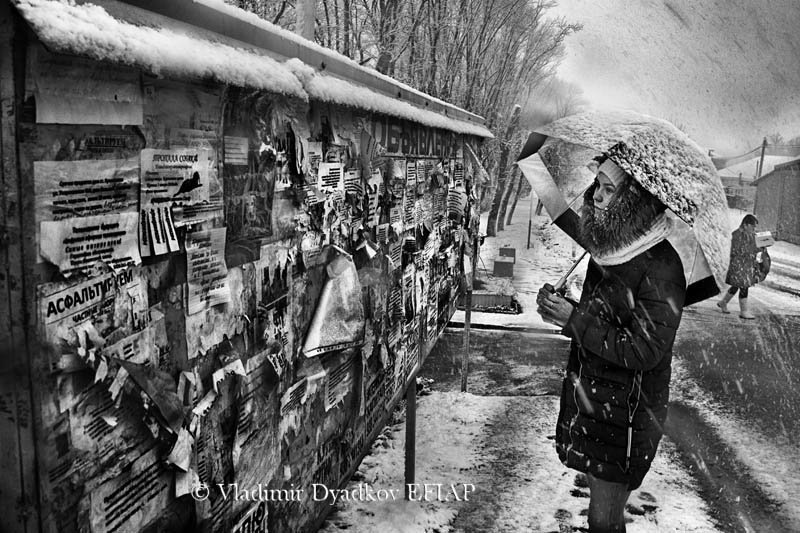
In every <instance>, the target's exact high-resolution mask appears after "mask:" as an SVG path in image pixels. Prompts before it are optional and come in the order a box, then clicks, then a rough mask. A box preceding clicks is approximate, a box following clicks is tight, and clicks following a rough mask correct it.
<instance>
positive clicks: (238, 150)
mask: <svg viewBox="0 0 800 533" xmlns="http://www.w3.org/2000/svg"><path fill="white" fill-rule="evenodd" d="M223 142H224V147H225V164H226V165H242V166H247V152H248V149H249V148H248V147H249V143H250V140H249V139H248V138H247V137H233V136H229V135H226V136H225V137H223Z"/></svg>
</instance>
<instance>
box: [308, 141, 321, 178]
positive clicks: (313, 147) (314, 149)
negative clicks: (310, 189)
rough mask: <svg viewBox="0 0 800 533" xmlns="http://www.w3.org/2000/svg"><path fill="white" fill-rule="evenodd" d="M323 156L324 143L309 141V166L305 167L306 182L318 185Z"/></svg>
mask: <svg viewBox="0 0 800 533" xmlns="http://www.w3.org/2000/svg"><path fill="white" fill-rule="evenodd" d="M322 156H323V153H322V143H321V142H318V141H309V143H308V157H307V158H306V163H307V165H308V167H307V168H305V169H304V171H305V172H304V173H305V175H306V182H308V184H309V185H317V176H318V175H319V165H320V163H321V162H322Z"/></svg>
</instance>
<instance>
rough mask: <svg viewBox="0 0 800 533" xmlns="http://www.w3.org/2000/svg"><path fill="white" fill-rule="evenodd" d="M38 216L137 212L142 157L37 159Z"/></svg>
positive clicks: (56, 218)
mask: <svg viewBox="0 0 800 533" xmlns="http://www.w3.org/2000/svg"><path fill="white" fill-rule="evenodd" d="M33 176H34V189H35V192H36V220H38V221H45V220H63V219H65V218H78V217H86V216H97V215H109V214H114V213H135V212H136V211H137V207H138V205H139V158H138V157H135V158H128V159H93V160H88V161H35V162H34V163H33Z"/></svg>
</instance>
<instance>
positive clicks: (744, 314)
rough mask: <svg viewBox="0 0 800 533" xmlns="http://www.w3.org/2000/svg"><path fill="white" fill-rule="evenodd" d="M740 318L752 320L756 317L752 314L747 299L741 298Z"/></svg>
mask: <svg viewBox="0 0 800 533" xmlns="http://www.w3.org/2000/svg"><path fill="white" fill-rule="evenodd" d="M739 317H740V318H745V319H747V320H752V319H754V318H755V317H756V316H755V315H754V314H753V313H751V312H750V304H749V303H748V302H747V298H739Z"/></svg>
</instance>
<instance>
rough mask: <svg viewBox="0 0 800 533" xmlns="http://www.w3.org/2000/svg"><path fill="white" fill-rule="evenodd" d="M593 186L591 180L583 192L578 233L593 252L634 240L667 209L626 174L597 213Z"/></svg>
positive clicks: (597, 252) (621, 246) (595, 185)
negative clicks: (609, 201)
mask: <svg viewBox="0 0 800 533" xmlns="http://www.w3.org/2000/svg"><path fill="white" fill-rule="evenodd" d="M596 187H597V184H596V183H594V184H592V185H591V186H590V187H589V188H588V189H586V192H585V193H584V195H583V207H582V208H581V223H580V230H581V237H582V238H583V240H584V242H585V243H586V244H587V246H588V248H589V252H590V253H591V254H592V255H604V254H607V253H609V252H613V251H616V250H619V249H620V248H624V247H625V246H628V245H629V244H631V243H633V242H634V241H636V240H637V239H639V238H640V237H642V236H643V235H644V234H646V233H647V232H648V231H649V230H650V228H651V227H652V225H653V222H655V220H656V219H657V218H658V216H659V215H660V214H661V213H663V212H664V211H665V210H666V207H665V206H664V204H662V203H661V202H660V201H659V200H658V199H657V198H655V197H654V196H653V195H652V194H650V193H649V192H647V191H645V190H644V188H642V186H641V185H639V184H638V183H637V182H636V181H635V180H634V179H633V178H630V177H629V178H628V179H627V181H626V182H625V183H624V184H623V185H622V186H621V187H620V190H619V192H618V193H617V195H616V196H615V197H614V198H613V200H612V201H611V203H610V205H609V206H608V208H607V209H605V210H604V211H602V213H600V214H598V213H596V212H595V208H594V192H595V188H596Z"/></svg>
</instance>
